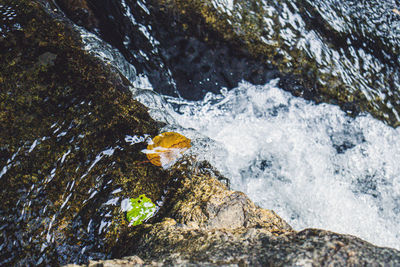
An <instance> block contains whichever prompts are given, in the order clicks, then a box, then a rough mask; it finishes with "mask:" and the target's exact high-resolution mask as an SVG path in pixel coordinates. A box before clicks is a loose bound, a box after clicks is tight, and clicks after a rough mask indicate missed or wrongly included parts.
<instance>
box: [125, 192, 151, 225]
mask: <svg viewBox="0 0 400 267" xmlns="http://www.w3.org/2000/svg"><path fill="white" fill-rule="evenodd" d="M129 201H130V204H131V207H130V209H129V210H128V211H127V213H126V218H127V219H128V221H129V225H130V226H135V225H139V224H142V223H143V221H145V220H147V219H148V218H150V217H151V216H152V215H153V214H154V212H155V211H156V205H155V204H154V203H153V202H151V199H150V198H148V197H146V195H140V196H139V197H138V198H131V199H130V200H129Z"/></svg>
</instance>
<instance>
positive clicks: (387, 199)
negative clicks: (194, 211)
mask: <svg viewBox="0 0 400 267" xmlns="http://www.w3.org/2000/svg"><path fill="white" fill-rule="evenodd" d="M167 102H169V103H170V104H171V106H172V107H174V110H175V112H170V114H171V115H172V116H173V117H174V119H175V120H176V122H177V123H178V124H179V125H180V126H182V127H184V128H188V129H195V130H196V131H198V132H199V133H201V134H202V135H205V136H207V137H209V138H210V139H212V140H214V141H215V142H216V144H215V146H214V149H207V154H204V153H203V148H202V147H201V145H202V143H200V144H199V146H197V147H196V146H195V147H194V153H196V150H198V151H199V152H198V153H201V154H200V157H202V156H203V157H205V158H206V159H208V160H210V162H211V163H212V164H213V165H214V166H216V167H217V168H218V169H219V170H221V171H222V173H223V174H224V175H225V176H227V177H229V178H230V179H231V183H232V187H233V189H235V190H241V191H244V192H245V193H247V194H248V195H249V196H250V198H251V199H252V200H253V201H255V202H256V203H258V204H259V205H260V206H262V207H264V208H269V209H273V210H275V211H276V212H277V213H278V214H279V215H281V216H282V217H283V218H285V219H286V220H287V221H288V222H289V224H291V225H292V226H293V227H294V228H295V229H297V230H300V229H303V228H306V227H318V228H324V229H329V230H333V231H337V232H340V233H348V234H353V235H356V236H359V237H361V238H363V239H365V240H368V241H370V242H372V243H374V244H377V245H381V246H390V247H395V248H400V234H399V231H398V229H400V165H399V164H398V162H400V138H399V137H400V129H396V130H395V129H393V128H391V127H388V126H387V125H385V124H383V123H382V122H380V121H377V120H375V119H373V118H372V117H371V116H369V115H362V116H359V117H357V118H355V119H353V118H350V117H348V116H346V115H345V113H344V112H343V111H341V110H340V109H339V108H338V107H336V106H332V105H328V104H320V105H315V104H313V103H311V102H307V101H305V100H303V99H299V98H295V97H293V96H291V95H290V94H289V93H287V92H284V91H283V90H281V89H280V88H278V87H277V86H276V82H271V83H269V84H266V85H264V86H254V85H251V84H248V83H242V84H240V86H239V87H238V88H235V89H234V90H232V91H229V92H225V93H224V94H219V95H212V94H209V95H208V96H207V97H206V98H205V99H204V100H203V101H198V102H189V101H182V100H181V99H176V98H171V97H168V98H167ZM169 127H171V126H169ZM181 131H183V132H185V130H184V129H183V130H181ZM186 131H187V130H186ZM186 134H190V133H189V132H187V133H186Z"/></svg>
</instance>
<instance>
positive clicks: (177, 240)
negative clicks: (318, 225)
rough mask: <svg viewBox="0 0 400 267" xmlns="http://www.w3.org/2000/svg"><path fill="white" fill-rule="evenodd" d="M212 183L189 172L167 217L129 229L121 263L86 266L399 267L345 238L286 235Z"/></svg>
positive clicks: (385, 251)
mask: <svg viewBox="0 0 400 267" xmlns="http://www.w3.org/2000/svg"><path fill="white" fill-rule="evenodd" d="M211 176H212V175H210V174H206V175H204V174H201V175H199V174H195V173H194V174H193V173H192V174H190V175H188V176H187V177H185V178H184V179H183V180H181V182H180V183H181V184H180V186H179V187H178V188H179V189H178V190H177V191H176V192H175V195H174V197H173V198H172V199H171V200H170V201H171V203H174V204H173V205H172V206H170V207H168V210H169V211H168V216H170V217H164V218H163V219H162V220H161V221H160V222H158V223H154V224H147V225H141V226H140V227H138V228H136V229H131V231H130V233H129V234H128V236H127V237H125V238H126V239H124V240H120V244H119V245H117V246H116V247H114V249H113V256H114V257H120V258H121V260H106V261H91V262H90V263H89V264H88V266H397V265H400V252H399V251H396V250H394V249H390V248H380V247H376V246H374V245H372V244H370V243H368V242H365V241H363V240H361V239H359V238H357V237H354V236H351V235H341V234H337V233H333V232H329V231H324V230H320V229H305V230H303V231H300V232H296V231H293V230H292V229H291V228H290V226H289V225H287V224H286V223H285V222H284V221H283V220H282V219H281V218H279V217H278V216H277V215H276V214H275V213H274V212H273V211H269V210H265V209H261V208H259V207H257V206H255V205H254V204H253V203H252V202H251V201H250V200H249V199H248V198H247V197H246V196H245V195H244V194H243V193H240V192H234V191H230V190H228V189H227V188H226V187H225V186H224V185H223V184H221V183H220V182H219V181H217V180H216V179H215V178H212V177H211ZM124 255H136V257H134V258H129V257H128V258H124V257H123V256H124ZM138 257H139V258H138Z"/></svg>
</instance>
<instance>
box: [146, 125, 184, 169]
mask: <svg viewBox="0 0 400 267" xmlns="http://www.w3.org/2000/svg"><path fill="white" fill-rule="evenodd" d="M190 147H191V144H190V139H188V138H186V137H185V136H183V135H181V134H178V133H175V132H165V133H162V134H159V135H157V136H156V137H154V138H153V142H152V143H151V144H149V145H148V146H147V150H146V151H145V153H146V155H147V158H148V159H149V161H150V162H151V163H153V164H154V165H156V166H162V167H164V168H167V167H169V166H171V165H172V164H173V163H174V162H175V161H176V160H177V159H178V158H179V157H180V156H181V155H182V154H183V153H184V152H185V151H186V150H187V149H189V148H190Z"/></svg>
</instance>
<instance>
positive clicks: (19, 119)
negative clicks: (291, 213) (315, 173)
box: [0, 0, 400, 266]
mask: <svg viewBox="0 0 400 267" xmlns="http://www.w3.org/2000/svg"><path fill="white" fill-rule="evenodd" d="M78 2H79V1H78ZM0 3H1V5H0V10H1V12H2V13H3V14H9V15H7V16H8V17H7V19H2V20H1V21H0V25H1V27H0V83H1V87H0V99H1V101H0V125H1V127H2V129H1V131H0V143H1V147H0V166H1V167H2V168H1V171H0V188H1V189H0V194H1V200H2V201H1V203H0V229H1V231H2V235H1V237H0V265H20V266H25V265H41V264H42V265H62V264H68V263H86V262H87V261H88V260H89V259H92V260H95V261H92V262H91V263H90V264H91V265H92V266H129V265H130V266H137V265H165V266H168V265H184V266H207V265H208V266H216V265H218V266H220V265H228V266H229V265H233V266H237V265H239V266H245V265H278V266H279V265H317V266H319V265H385V264H386V265H389V266H390V265H393V266H396V265H400V252H399V251H397V250H394V249H389V248H378V247H375V246H373V245H371V244H369V243H367V242H365V241H362V240H360V239H358V238H356V237H352V236H347V235H339V234H335V233H331V232H327V231H323V230H316V229H306V230H304V231H301V232H296V231H294V230H293V229H291V227H290V226H289V225H288V224H287V223H286V222H285V221H284V220H282V219H281V218H280V217H279V216H278V215H277V214H275V213H274V212H273V211H270V210H266V209H261V208H259V207H257V206H256V205H255V204H254V203H252V202H251V201H250V200H249V199H248V198H247V197H246V196H245V195H244V194H243V193H240V192H234V191H231V190H229V189H228V188H227V187H226V186H225V185H224V184H223V183H222V182H221V181H224V180H225V179H224V177H221V175H220V174H219V173H218V172H217V171H215V170H213V168H212V167H211V166H209V165H208V164H207V163H205V162H196V160H195V159H193V158H191V157H185V158H183V159H182V160H181V161H179V162H178V163H177V164H176V165H174V167H173V168H171V169H169V170H164V169H162V168H160V167H157V166H153V165H151V164H148V162H146V156H145V154H144V153H142V152H141V150H142V149H143V148H145V147H146V136H150V137H152V136H155V135H157V134H158V132H159V123H157V122H155V121H154V120H152V119H151V118H150V116H149V115H148V113H147V111H146V108H145V107H144V106H143V105H141V104H140V103H138V102H136V101H134V100H133V99H132V97H131V95H130V93H129V90H128V85H127V84H126V81H125V82H124V81H123V79H122V78H121V77H120V76H119V74H118V73H117V72H115V71H114V70H113V69H112V68H110V67H109V66H106V65H105V64H103V62H100V61H99V60H97V59H95V58H94V57H92V56H91V55H90V54H88V53H86V52H85V51H83V49H82V44H81V42H80V38H79V36H78V34H77V33H76V32H75V30H74V29H73V28H72V27H71V25H70V23H69V22H68V20H66V19H65V18H63V17H62V14H59V13H54V12H53V11H51V10H54V9H53V7H52V6H51V4H52V1H30V0H20V1H18V2H16V1H12V0H2V1H1V2H0ZM80 3H81V7H82V8H83V9H87V7H88V6H86V4H85V3H86V2H85V1H80ZM49 6H50V7H52V9H51V10H50V9H47V7H49ZM45 11H47V12H45ZM83 12H85V11H83ZM89 18H90V14H89ZM83 22H84V21H83ZM93 23H94V22H93ZM94 25H95V24H94ZM134 137H136V138H137V140H139V141H137V142H136V141H135V142H133V141H132V142H128V141H129V140H136V139H135V138H134ZM127 140H128V141H127ZM143 193H145V194H146V195H147V196H149V197H150V198H151V199H152V200H153V201H155V202H156V201H157V202H158V203H161V202H163V204H159V208H160V209H159V211H158V213H157V214H156V216H155V217H153V218H152V219H150V220H149V221H147V224H142V225H139V226H137V227H128V223H127V222H126V220H125V219H124V214H123V213H121V211H120V209H119V204H120V202H121V200H122V199H123V198H127V197H137V196H138V195H141V194H143ZM129 255H136V256H132V257H129V258H123V257H125V256H129ZM106 258H121V259H120V260H118V259H116V260H110V261H105V262H100V261H97V260H101V259H106Z"/></svg>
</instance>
